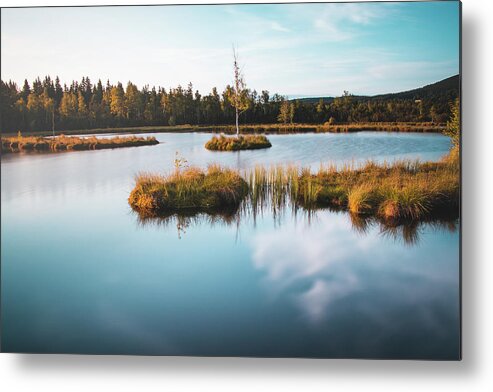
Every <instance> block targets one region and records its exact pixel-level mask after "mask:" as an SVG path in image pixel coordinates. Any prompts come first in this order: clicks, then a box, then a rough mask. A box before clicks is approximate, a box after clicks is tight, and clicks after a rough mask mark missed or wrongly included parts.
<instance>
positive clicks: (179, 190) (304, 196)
mask: <svg viewBox="0 0 493 392" xmlns="http://www.w3.org/2000/svg"><path fill="white" fill-rule="evenodd" d="M243 200H245V204H243V206H244V207H245V208H249V209H251V211H252V212H253V213H254V214H256V213H257V212H259V211H261V210H262V209H263V208H265V206H269V207H270V208H272V209H273V211H274V213H277V211H281V210H282V209H283V208H284V207H286V206H288V205H290V206H291V207H292V208H294V209H298V208H303V209H304V210H307V211H310V210H315V209H317V208H327V207H328V208H333V209H338V210H345V211H349V212H350V213H351V214H352V215H353V216H355V217H361V218H368V217H371V218H377V219H379V220H381V221H384V222H387V223H401V222H416V221H427V220H430V219H434V218H443V217H458V214H459V200H460V176H459V160H458V155H457V154H454V152H453V151H452V153H451V154H450V155H448V156H447V157H446V158H444V159H443V160H442V161H440V162H419V161H398V162H394V163H383V164H377V163H375V162H367V163H366V164H364V165H361V166H355V165H346V166H343V167H336V166H335V165H327V166H324V167H321V168H320V169H319V170H318V171H317V172H316V173H312V172H311V171H310V170H309V169H307V168H300V167H298V166H282V165H279V166H274V167H270V168H266V167H264V166H257V167H255V168H254V169H252V170H249V171H247V172H245V173H243V176H240V174H239V173H238V172H236V171H233V170H230V169H223V168H220V167H219V166H211V167H209V169H208V170H207V171H206V172H204V171H202V170H200V169H195V168H193V169H186V170H183V171H181V170H178V169H177V171H175V173H173V174H171V175H169V176H159V175H152V174H141V175H139V176H138V177H137V179H136V185H135V188H134V190H133V191H132V193H131V194H130V197H129V203H130V205H131V206H132V208H134V210H136V211H138V212H141V213H144V214H149V215H151V216H153V215H154V216H156V215H159V214H163V213H169V212H173V211H179V210H182V209H185V210H186V209H198V210H200V211H211V210H213V209H216V210H217V211H225V210H228V209H231V208H237V207H238V206H239V205H240V203H241V202H242V201H243Z"/></svg>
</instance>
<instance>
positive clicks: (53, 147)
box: [2, 132, 159, 153]
mask: <svg viewBox="0 0 493 392" xmlns="http://www.w3.org/2000/svg"><path fill="white" fill-rule="evenodd" d="M155 144H159V142H158V141H157V140H156V138H155V137H147V138H143V137H136V136H128V137H120V136H117V137H112V138H97V137H94V136H92V137H85V138H82V137H76V136H64V135H60V136H56V137H54V138H45V137H34V136H31V137H24V136H22V135H21V134H20V132H19V134H18V136H16V137H3V138H2V153H9V152H20V151H67V150H77V151H79V150H101V149H104V148H120V147H137V146H149V145H155Z"/></svg>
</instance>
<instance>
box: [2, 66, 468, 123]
mask: <svg viewBox="0 0 493 392" xmlns="http://www.w3.org/2000/svg"><path fill="white" fill-rule="evenodd" d="M0 83H1V84H0V99H1V101H0V105H1V107H0V114H1V124H0V129H1V131H4V132H12V131H14V132H15V131H22V132H24V131H26V132H30V131H46V130H51V129H52V128H53V125H54V128H55V130H57V131H63V130H71V129H91V128H106V127H132V126H153V125H161V126H162V125H181V124H190V125H222V124H234V122H235V110H234V108H233V107H232V106H231V104H230V102H229V100H228V99H227V96H228V92H229V91H230V90H231V86H227V87H226V88H225V90H224V91H223V92H221V93H219V92H218V90H217V89H216V88H213V89H212V91H211V92H210V93H209V94H208V95H201V94H200V93H199V92H198V91H194V89H193V86H192V84H191V83H190V84H189V85H188V86H187V87H186V88H183V87H182V86H178V87H176V88H171V89H168V90H165V89H164V88H161V87H158V88H155V87H152V88H150V87H149V86H144V87H143V88H142V89H139V88H138V87H137V86H136V85H135V84H133V83H131V82H128V84H127V85H126V87H124V86H123V85H122V83H117V84H116V85H113V84H110V82H109V81H108V82H107V83H106V84H105V85H103V83H102V82H101V80H99V81H98V82H97V83H95V84H93V83H92V82H91V80H90V79H89V78H88V77H83V78H82V80H81V81H80V82H77V81H73V82H72V83H71V84H70V85H64V86H62V85H61V84H60V80H59V78H58V77H56V78H55V79H54V80H53V79H52V78H51V77H49V76H46V77H45V78H44V79H43V80H41V79H40V78H37V79H36V80H35V81H34V82H32V84H29V82H28V81H27V80H26V81H24V85H23V86H22V88H19V86H17V85H16V84H15V83H13V82H11V81H9V82H4V81H0ZM458 94H459V77H458V75H457V76H454V77H451V78H448V79H445V80H443V81H441V82H438V83H435V84H433V85H429V86H426V87H423V88H420V89H416V90H411V91H408V92H403V93H397V94H387V95H381V96H375V97H361V96H353V95H351V94H350V93H348V92H345V93H344V95H343V96H341V97H336V98H332V97H326V98H309V99H296V100H290V101H288V100H287V99H286V98H285V97H283V96H281V95H279V94H273V95H271V94H270V93H269V92H268V91H265V90H263V91H261V92H260V93H259V92H257V91H255V90H247V91H246V95H247V100H248V102H249V105H248V109H247V110H246V111H245V112H244V113H242V114H241V116H240V123H241V124H272V123H276V122H294V123H312V124H321V123H325V122H330V123H353V122H430V121H431V122H434V123H444V122H446V121H447V119H448V118H449V116H450V103H451V102H453V101H454V100H455V98H456V97H457V96H458Z"/></svg>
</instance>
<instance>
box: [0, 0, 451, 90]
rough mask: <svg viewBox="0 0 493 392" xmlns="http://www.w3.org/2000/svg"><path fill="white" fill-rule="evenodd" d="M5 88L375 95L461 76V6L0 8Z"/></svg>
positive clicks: (339, 5)
mask: <svg viewBox="0 0 493 392" xmlns="http://www.w3.org/2000/svg"><path fill="white" fill-rule="evenodd" d="M1 22H2V25H1V43H2V49H1V60H2V79H3V80H9V79H12V80H14V81H16V82H18V83H22V81H23V80H24V79H25V78H27V79H28V80H29V81H32V80H33V79H34V78H35V77H36V76H38V75H39V76H41V77H42V76H44V75H48V74H49V75H52V76H55V75H58V76H59V77H60V79H61V80H62V82H69V81H71V80H72V79H77V80H80V79H81V78H82V76H89V77H90V78H91V80H93V81H97V79H99V78H101V79H102V80H103V81H106V79H109V80H110V81H111V82H116V81H121V82H123V83H124V84H126V82H127V81H129V80H131V81H132V82H134V83H136V84H137V85H138V86H143V85H144V84H149V85H156V86H157V85H160V86H163V87H165V88H169V87H175V86H177V85H178V84H181V85H184V86H185V85H186V84H188V82H192V83H193V85H194V88H195V89H198V90H200V91H201V92H202V93H208V92H209V91H210V90H211V88H212V87H213V86H217V87H218V88H219V89H220V90H222V89H223V88H224V86H226V84H228V83H230V82H231V79H232V70H231V68H232V67H231V63H232V49H231V48H232V44H233V43H234V44H235V45H236V46H237V48H238V51H239V56H240V62H241V63H242V65H243V70H244V74H245V80H246V82H247V86H248V87H250V88H252V89H256V90H257V91H260V90H263V89H266V90H269V91H270V92H271V93H274V92H278V93H280V94H282V95H288V96H290V97H295V96H317V95H340V94H342V92H343V91H344V90H348V91H350V92H351V93H353V94H365V95H373V94H379V93H386V92H395V91H402V90H406V89H411V88H415V87H419V86H422V85H426V84H429V83H433V82H435V81H438V80H440V79H444V78H446V77H448V76H452V75H454V74H457V73H458V72H459V5H458V2H455V1H436V2H423V3H352V4H351V3H349V4H348V3H339V4H337V3H333V4H270V5H269V4H264V5H216V6H153V7H97V8H31V9H2V20H1Z"/></svg>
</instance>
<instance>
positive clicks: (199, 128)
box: [5, 122, 446, 136]
mask: <svg viewBox="0 0 493 392" xmlns="http://www.w3.org/2000/svg"><path fill="white" fill-rule="evenodd" d="M445 128H446V125H445V124H435V123H431V122H370V123H336V124H329V123H328V122H326V123H324V124H304V123H294V124H277V123H276V124H244V125H241V127H240V130H241V133H242V134H291V133H311V132H312V133H313V132H320V133H323V132H334V133H339V132H343V133H344V132H359V131H382V132H443V131H444V130H445ZM183 132H204V133H218V132H220V133H224V134H227V135H234V134H235V133H236V128H235V126H234V125H190V124H184V125H157V126H143V127H116V128H115V127H112V128H94V129H76V130H64V131H63V133H64V134H65V135H89V134H91V135H92V134H104V133H132V134H137V133H183ZM29 134H30V135H35V136H49V135H51V131H38V132H30V133H29ZM5 135H7V133H5ZM10 135H15V133H10Z"/></svg>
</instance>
